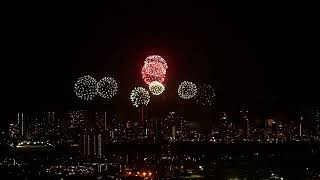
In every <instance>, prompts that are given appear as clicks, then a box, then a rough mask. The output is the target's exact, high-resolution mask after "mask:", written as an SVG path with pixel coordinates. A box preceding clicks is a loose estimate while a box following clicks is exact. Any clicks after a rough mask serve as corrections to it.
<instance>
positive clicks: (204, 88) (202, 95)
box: [196, 84, 215, 106]
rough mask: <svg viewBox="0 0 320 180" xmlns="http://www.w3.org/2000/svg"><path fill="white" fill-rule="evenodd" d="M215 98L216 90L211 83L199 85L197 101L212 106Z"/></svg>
mask: <svg viewBox="0 0 320 180" xmlns="http://www.w3.org/2000/svg"><path fill="white" fill-rule="evenodd" d="M214 99H215V92H214V89H213V87H212V86H211V85H210V84H203V85H200V86H198V93H197V95H196V102H197V103H199V104H201V105H203V106H212V105H213V103H214Z"/></svg>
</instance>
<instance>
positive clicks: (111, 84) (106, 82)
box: [96, 77, 118, 98]
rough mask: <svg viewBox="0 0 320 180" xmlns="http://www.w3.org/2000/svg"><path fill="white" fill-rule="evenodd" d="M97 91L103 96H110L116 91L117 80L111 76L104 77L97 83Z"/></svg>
mask: <svg viewBox="0 0 320 180" xmlns="http://www.w3.org/2000/svg"><path fill="white" fill-rule="evenodd" d="M96 89H97V92H98V94H99V95H100V96H101V97H103V98H111V97H113V96H114V95H115V94H116V93H117V92H118V84H117V81H116V80H115V79H114V78H112V77H104V78H102V79H101V80H100V81H99V82H98V83H97V88H96Z"/></svg>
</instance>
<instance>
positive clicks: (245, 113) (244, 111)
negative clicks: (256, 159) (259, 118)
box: [240, 108, 250, 138]
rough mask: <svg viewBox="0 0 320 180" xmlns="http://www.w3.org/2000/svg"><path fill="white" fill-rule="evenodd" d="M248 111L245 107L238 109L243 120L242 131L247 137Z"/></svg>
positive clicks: (248, 131) (248, 128) (248, 129)
mask: <svg viewBox="0 0 320 180" xmlns="http://www.w3.org/2000/svg"><path fill="white" fill-rule="evenodd" d="M248 113H249V111H248V110H247V109H245V108H243V109H242V110H240V115H241V119H242V120H243V121H242V122H244V128H243V132H244V133H245V136H246V137H247V138H248V137H249V135H250V122H249V116H248Z"/></svg>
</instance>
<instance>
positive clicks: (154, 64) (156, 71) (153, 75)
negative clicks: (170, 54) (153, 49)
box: [141, 55, 168, 84]
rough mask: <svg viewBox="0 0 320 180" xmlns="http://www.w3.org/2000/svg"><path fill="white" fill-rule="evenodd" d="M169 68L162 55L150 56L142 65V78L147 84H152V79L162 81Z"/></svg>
mask: <svg viewBox="0 0 320 180" xmlns="http://www.w3.org/2000/svg"><path fill="white" fill-rule="evenodd" d="M167 68H168V66H167V64H166V62H165V60H164V59H163V58H162V57H161V56H157V55H153V56H148V57H147V58H146V60H145V62H144V66H143V67H142V71H141V73H142V79H143V80H144V81H145V83H146V84H150V83H151V82H152V81H158V82H160V83H162V82H163V81H164V79H165V77H166V70H167Z"/></svg>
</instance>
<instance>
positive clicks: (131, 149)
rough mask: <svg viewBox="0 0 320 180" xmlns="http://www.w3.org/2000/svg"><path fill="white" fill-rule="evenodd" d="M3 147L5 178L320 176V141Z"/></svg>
mask: <svg viewBox="0 0 320 180" xmlns="http://www.w3.org/2000/svg"><path fill="white" fill-rule="evenodd" d="M104 148H105V151H104V152H103V154H101V156H99V155H97V154H94V153H93V154H92V155H85V156H84V155H83V154H81V153H80V151H79V149H77V148H74V149H70V148H69V147H68V148H67V147H55V148H48V149H46V148H44V149H41V148H23V149H18V148H10V147H2V148H1V161H0V163H1V164H0V173H1V179H13V178H15V179H17V178H18V179H26V178H27V179H61V178H63V179H79V178H81V179H238V180H240V179H248V180H249V179H320V169H319V164H320V146H319V145H317V144H313V145H311V144H211V145H207V144H171V145H170V144H167V145H159V144H152V145H150V144H149V145H142V144H140V145H134V144H126V145H107V146H106V147H104Z"/></svg>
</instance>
